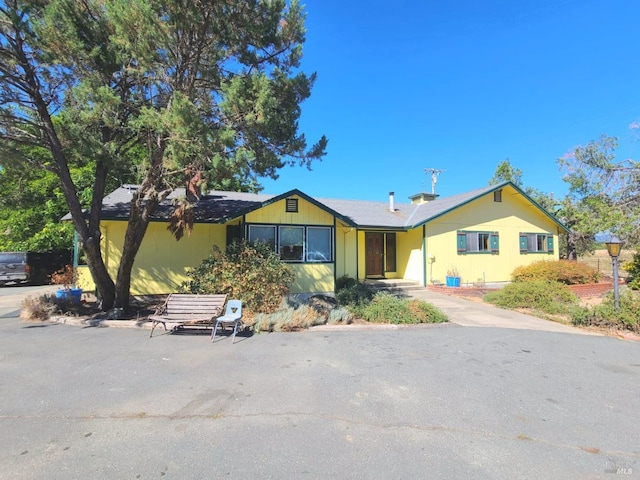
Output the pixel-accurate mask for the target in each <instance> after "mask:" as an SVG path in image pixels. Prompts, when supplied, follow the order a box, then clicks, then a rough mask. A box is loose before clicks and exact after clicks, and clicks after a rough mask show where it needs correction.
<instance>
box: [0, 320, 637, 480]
mask: <svg viewBox="0 0 640 480" xmlns="http://www.w3.org/2000/svg"><path fill="white" fill-rule="evenodd" d="M639 408H640V345H639V344H638V343H633V342H625V341H621V340H617V339H613V338H608V337H601V336H586V335H573V334H568V333H560V332H548V331H538V330H526V329H506V328H495V327H484V328H476V327H461V326H459V325H456V324H448V325H438V326H420V327H412V328H403V329H397V330H365V331H344V330H343V331H308V332H302V333H287V334H283V333H275V334H260V335H254V336H251V337H245V338H242V339H241V341H239V342H237V343H236V344H235V345H232V344H231V342H230V340H229V339H228V338H225V339H223V340H221V341H220V342H217V343H215V344H211V342H210V341H209V339H208V336H207V335H160V336H158V337H154V338H152V339H149V338H148V330H139V329H137V330H133V329H115V328H89V327H86V328H82V327H74V326H67V325H60V324H43V325H31V324H23V323H20V322H19V321H18V320H17V319H16V318H7V317H5V318H2V319H0V431H1V432H2V435H0V461H1V464H2V468H0V478H2V479H45V480H46V479H84V478H91V479H113V478H118V479H126V478H131V479H135V478H141V479H144V478H167V479H172V478H173V479H191V478H193V479H201V478H221V477H225V478H278V479H282V478H356V479H357V478H363V479H364V478H367V479H368V478H380V479H388V478H416V479H417V478H420V479H423V478H473V479H475V478H478V479H484V478H505V479H506V478H509V479H512V478H523V479H545V480H548V479H555V478H558V479H567V478H607V479H611V478H618V477H613V476H612V475H613V474H614V473H626V474H629V475H628V476H625V477H624V478H638V477H639V473H640V463H639V462H638V460H639V458H640V429H638V427H637V426H638V422H637V412H638V411H639Z"/></svg>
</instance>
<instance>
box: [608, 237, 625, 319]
mask: <svg viewBox="0 0 640 480" xmlns="http://www.w3.org/2000/svg"><path fill="white" fill-rule="evenodd" d="M604 244H605V245H606V246H607V252H609V256H610V257H611V263H612V266H613V300H614V305H615V307H616V308H618V307H619V306H620V288H619V285H618V257H619V256H620V250H622V240H620V239H619V238H618V237H615V236H610V237H609V239H608V240H607V241H606V242H604Z"/></svg>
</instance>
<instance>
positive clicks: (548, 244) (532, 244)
mask: <svg viewBox="0 0 640 480" xmlns="http://www.w3.org/2000/svg"><path fill="white" fill-rule="evenodd" d="M520 253H553V234H552V233H520Z"/></svg>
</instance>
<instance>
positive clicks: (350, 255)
mask: <svg viewBox="0 0 640 480" xmlns="http://www.w3.org/2000/svg"><path fill="white" fill-rule="evenodd" d="M356 237H357V231H356V229H355V228H353V227H345V226H337V227H336V258H335V261H336V277H338V278H339V277H342V276H343V275H348V276H349V277H351V278H356V275H357V268H358V256H357V255H358V252H357V249H356Z"/></svg>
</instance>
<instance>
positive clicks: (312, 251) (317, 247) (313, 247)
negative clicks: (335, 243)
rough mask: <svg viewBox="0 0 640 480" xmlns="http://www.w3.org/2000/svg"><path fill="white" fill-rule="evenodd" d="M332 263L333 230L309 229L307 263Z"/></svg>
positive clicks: (322, 228) (323, 228)
mask: <svg viewBox="0 0 640 480" xmlns="http://www.w3.org/2000/svg"><path fill="white" fill-rule="evenodd" d="M329 261H331V229H330V228H325V227H307V262H329Z"/></svg>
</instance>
